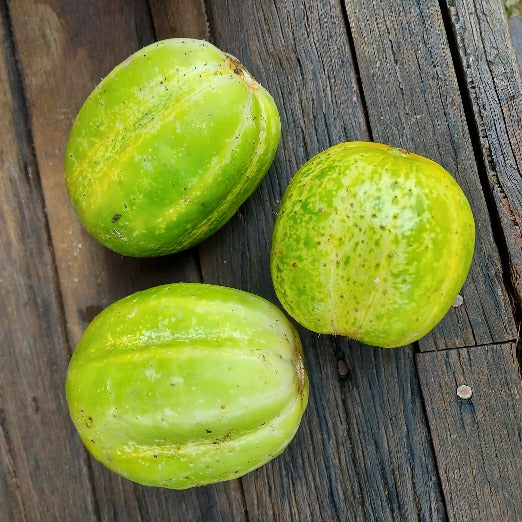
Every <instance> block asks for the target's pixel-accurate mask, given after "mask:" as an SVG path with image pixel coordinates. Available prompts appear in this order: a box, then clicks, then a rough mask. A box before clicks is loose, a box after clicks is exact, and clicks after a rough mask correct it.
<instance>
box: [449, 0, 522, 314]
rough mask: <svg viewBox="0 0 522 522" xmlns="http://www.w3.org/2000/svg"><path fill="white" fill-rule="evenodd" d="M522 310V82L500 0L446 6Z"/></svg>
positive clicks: (460, 0)
mask: <svg viewBox="0 0 522 522" xmlns="http://www.w3.org/2000/svg"><path fill="white" fill-rule="evenodd" d="M443 5H444V6H445V8H446V10H447V12H448V16H449V19H450V22H451V24H450V25H451V29H452V31H453V37H454V39H455V41H456V45H457V48H458V60H457V63H458V66H459V67H460V69H461V70H462V75H463V76H464V80H465V82H464V85H465V89H466V93H465V96H466V97H468V98H469V100H470V101H471V107H472V110H473V117H474V125H475V129H474V131H475V132H476V134H477V138H478V140H479V141H480V151H481V154H482V158H481V159H482V163H483V165H484V168H485V169H486V173H487V179H488V181H489V185H490V188H491V192H492V194H493V198H494V201H495V205H496V209H497V213H498V215H497V216H496V219H497V220H498V221H499V222H500V225H501V227H502V235H503V239H504V241H505V244H506V246H507V255H508V256H509V271H510V276H511V282H512V285H513V288H514V291H515V293H516V297H517V300H518V305H519V306H522V176H521V172H522V82H521V79H520V72H519V67H518V63H517V58H516V54H515V52H514V49H513V45H512V43H511V38H510V36H509V29H508V26H507V23H506V17H505V13H504V6H503V5H502V2H501V1H500V0H446V2H444V3H443Z"/></svg>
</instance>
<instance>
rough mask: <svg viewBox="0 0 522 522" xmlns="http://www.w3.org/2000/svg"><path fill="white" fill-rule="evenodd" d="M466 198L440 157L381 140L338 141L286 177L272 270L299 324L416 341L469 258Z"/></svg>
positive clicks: (399, 342)
mask: <svg viewBox="0 0 522 522" xmlns="http://www.w3.org/2000/svg"><path fill="white" fill-rule="evenodd" d="M474 242H475V224H474V221H473V215H472V213H471V208H470V206H469V203H468V200H467V199H466V196H465V195H464V193H463V192H462V190H461V188H460V187H459V186H458V184H457V183H456V181H455V180H454V179H453V178H452V177H451V175H450V174H449V173H448V172H447V171H446V170H444V169H443V168H442V167H441V166H440V165H438V164H437V163H435V162H433V161H431V160H429V159H426V158H424V157H422V156H418V155H416V154H412V153H408V152H406V151H404V150H402V149H398V148H395V147H390V146H388V145H383V144H379V143H365V142H351V143H341V144H339V145H336V146H334V147H332V148H330V149H327V150H325V151H323V152H321V153H320V154H318V155H317V156H315V157H313V158H312V159H311V160H310V161H308V162H307V163H306V164H305V165H304V166H303V167H302V168H301V169H300V170H299V171H298V172H297V174H296V175H295V177H294V178H293V179H292V181H291V183H290V185H289V186H288V189H287V191H286V193H285V195H284V198H283V200H282V203H281V208H280V210H279V215H278V217H277V220H276V224H275V229H274V234H273V239H272V252H271V272H272V280H273V283H274V287H275V290H276V293H277V296H278V298H279V299H280V301H281V303H282V305H283V306H284V308H285V309H286V311H287V312H288V313H289V314H290V315H291V316H292V317H293V318H294V319H295V320H296V321H298V322H299V323H301V324H302V325H303V326H305V327H306V328H308V329H310V330H313V331H314V332H318V333H329V334H339V335H344V336H347V337H351V338H354V339H357V340H359V341H361V342H363V343H365V344H370V345H375V346H382V347H388V348H392V347H397V346H403V345H405V344H408V343H411V342H413V341H416V340H418V339H419V338H421V337H422V336H424V335H425V334H426V333H428V332H429V331H430V330H431V329H432V328H433V327H434V326H435V325H436V324H437V323H438V322H439V321H440V320H441V319H442V317H443V316H444V315H445V314H446V312H447V311H448V309H449V308H450V306H451V304H452V302H453V301H454V299H455V297H456V296H457V294H458V292H459V290H460V289H461V287H462V285H463V283H464V280H465V278H466V275H467V273H468V270H469V267H470V264H471V259H472V256H473V249H474Z"/></svg>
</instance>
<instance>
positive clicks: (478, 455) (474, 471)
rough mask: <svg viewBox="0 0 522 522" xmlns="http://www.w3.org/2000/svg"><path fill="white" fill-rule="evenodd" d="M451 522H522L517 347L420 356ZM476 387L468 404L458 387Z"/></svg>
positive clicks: (521, 402)
mask: <svg viewBox="0 0 522 522" xmlns="http://www.w3.org/2000/svg"><path fill="white" fill-rule="evenodd" d="M417 364H418V367H419V377H420V381H421V384H422V388H423V395H424V401H425V403H426V411H427V414H428V419H429V423H430V431H431V435H432V437H433V446H434V447H435V452H436V454H437V463H438V467H439V474H440V477H441V482H442V487H443V490H444V498H445V500H446V507H447V510H448V517H449V518H450V519H452V520H462V521H468V520H469V521H475V520H520V519H522V497H521V495H520V493H521V492H522V430H521V427H522V386H521V383H520V375H519V374H518V372H517V363H516V356H515V346H514V344H511V343H507V344H498V345H491V346H487V347H480V348H468V349H462V350H449V351H447V352H444V353H436V352H431V353H421V354H417ZM461 385H467V386H469V387H470V388H471V389H472V393H473V395H472V397H471V399H469V400H464V399H461V398H459V397H458V396H457V393H456V390H457V387H459V386H461Z"/></svg>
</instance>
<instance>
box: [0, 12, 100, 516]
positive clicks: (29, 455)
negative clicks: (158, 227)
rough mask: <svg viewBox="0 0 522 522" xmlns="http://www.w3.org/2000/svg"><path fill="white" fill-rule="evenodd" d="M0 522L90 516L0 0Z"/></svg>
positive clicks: (45, 240) (56, 302)
mask: <svg viewBox="0 0 522 522" xmlns="http://www.w3.org/2000/svg"><path fill="white" fill-rule="evenodd" d="M0 15H1V16H0V42H1V50H0V78H2V81H1V82H0V136H1V137H2V140H1V143H0V223H1V224H2V232H3V234H2V248H0V310H1V313H0V520H2V521H5V522H11V521H17V520H31V521H33V520H34V521H38V520H67V519H76V520H86V521H89V520H94V519H95V506H94V498H93V496H92V491H91V490H90V486H89V474H88V468H87V463H86V455H85V452H84V450H83V448H82V445H81V443H80V441H79V440H78V439H77V438H76V437H75V436H74V430H73V428H72V426H71V423H70V422H69V419H68V415H67V406H66V403H65V396H64V395H65V394H64V390H63V379H64V377H65V372H66V369H67V363H68V347H67V342H66V338H65V332H64V323H63V317H62V315H61V312H62V310H61V303H60V295H59V292H58V289H57V284H56V283H57V282H56V277H55V276H56V274H55V267H54V260H53V256H52V250H51V249H50V245H49V236H48V230H47V225H46V219H45V212H44V203H43V200H42V193H41V187H40V181H39V176H38V170H37V168H36V163H35V160H34V157H33V154H32V148H31V140H30V135H29V129H28V127H27V120H26V118H27V109H26V106H25V103H24V99H23V97H22V95H21V94H22V93H21V82H20V77H19V74H18V71H17V68H16V64H15V60H14V52H13V51H14V48H13V42H12V39H11V35H10V27H9V25H10V24H9V18H8V16H7V12H6V10H5V6H4V5H2V4H0Z"/></svg>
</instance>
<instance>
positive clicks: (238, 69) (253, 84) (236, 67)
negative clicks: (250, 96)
mask: <svg viewBox="0 0 522 522" xmlns="http://www.w3.org/2000/svg"><path fill="white" fill-rule="evenodd" d="M225 56H226V58H225V59H226V62H227V65H228V66H229V67H230V69H232V72H233V73H234V74H236V75H237V76H239V78H241V80H242V81H243V82H244V83H245V84H246V85H247V87H249V88H250V89H252V90H256V89H259V83H257V81H256V79H255V78H254V77H253V76H252V75H251V74H250V73H249V72H248V71H247V70H246V69H245V66H244V65H243V64H242V63H241V62H240V61H239V60H238V59H237V58H236V57H235V56H232V55H231V54H227V53H225Z"/></svg>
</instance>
